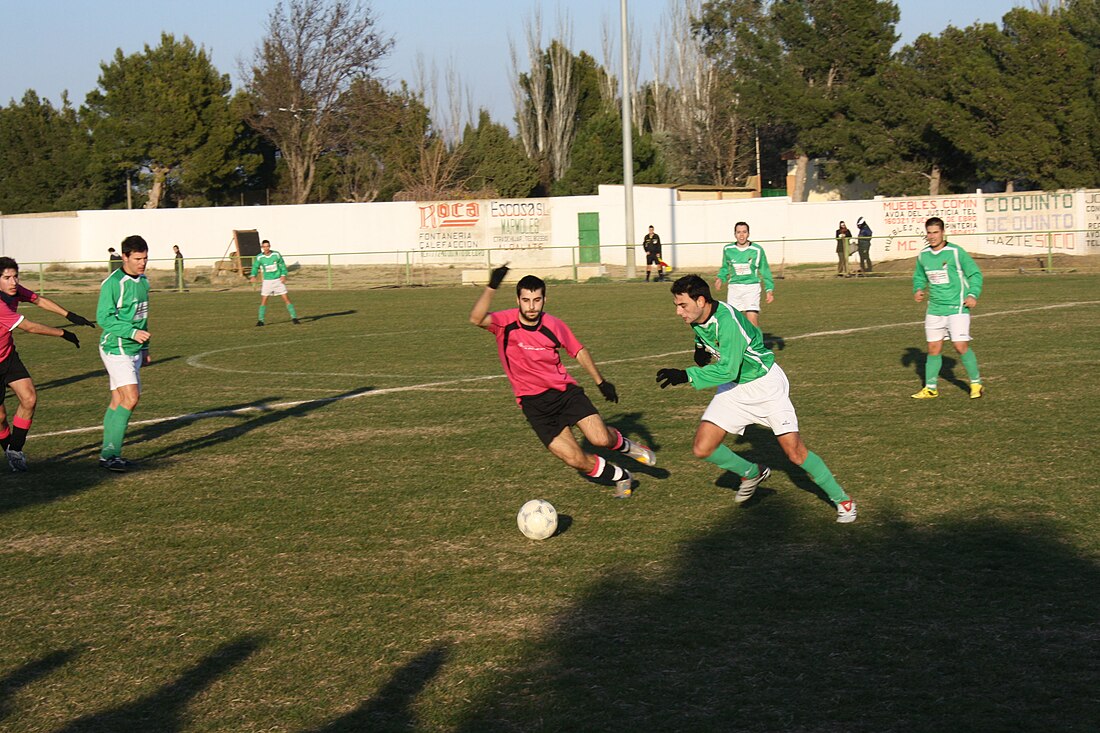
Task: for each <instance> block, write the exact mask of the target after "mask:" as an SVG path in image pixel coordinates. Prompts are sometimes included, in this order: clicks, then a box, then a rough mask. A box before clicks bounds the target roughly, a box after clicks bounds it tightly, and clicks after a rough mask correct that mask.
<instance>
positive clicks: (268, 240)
mask: <svg viewBox="0 0 1100 733" xmlns="http://www.w3.org/2000/svg"><path fill="white" fill-rule="evenodd" d="M260 244H271V240H270V239H265V240H264V241H262V242H260Z"/></svg>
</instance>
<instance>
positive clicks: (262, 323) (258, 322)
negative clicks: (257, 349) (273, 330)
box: [256, 321, 264, 326]
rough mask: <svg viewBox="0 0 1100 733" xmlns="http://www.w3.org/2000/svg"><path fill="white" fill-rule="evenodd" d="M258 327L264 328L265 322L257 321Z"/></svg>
mask: <svg viewBox="0 0 1100 733" xmlns="http://www.w3.org/2000/svg"><path fill="white" fill-rule="evenodd" d="M256 325H257V326H262V325H264V322H263V321H256Z"/></svg>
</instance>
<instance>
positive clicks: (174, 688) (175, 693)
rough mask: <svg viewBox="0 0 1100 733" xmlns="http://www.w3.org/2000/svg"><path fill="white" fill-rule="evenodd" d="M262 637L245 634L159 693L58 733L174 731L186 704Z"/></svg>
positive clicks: (180, 725)
mask: <svg viewBox="0 0 1100 733" xmlns="http://www.w3.org/2000/svg"><path fill="white" fill-rule="evenodd" d="M262 642H263V639H262V638H261V637H257V636H243V637H240V638H239V639H236V640H235V641H232V642H229V643H228V644H225V645H223V646H221V647H220V648H218V649H216V650H215V651H213V652H212V653H210V654H208V655H207V656H205V657H203V659H202V661H200V662H199V663H198V664H197V665H195V666H194V667H192V668H191V669H189V670H187V671H186V672H184V673H183V674H182V675H180V676H179V677H178V678H177V679H176V680H174V681H173V682H170V683H168V684H167V685H165V686H163V687H161V688H160V689H159V690H157V691H156V692H154V693H152V694H150V695H146V696H145V697H142V698H139V699H137V700H135V701H133V702H131V703H127V704H125V705H120V706H119V707H116V708H111V709H109V710H104V711H102V712H98V713H92V714H91V715H86V716H84V717H82V718H78V719H76V720H74V721H73V722H71V723H69V724H68V725H66V726H65V727H63V728H61V729H59V730H58V731H57V733H93V732H96V733H99V732H101V731H112V732H115V733H130V732H131V731H132V732H133V733H139V732H140V733H146V732H148V731H158V732H160V733H172V731H178V730H183V728H184V727H185V724H186V722H187V721H186V716H185V708H186V706H187V703H188V702H189V701H190V700H191V699H192V698H194V697H195V696H196V695H198V694H199V693H201V692H202V691H203V690H205V689H206V688H207V687H209V686H210V685H211V684H212V683H213V682H215V681H216V680H217V679H218V678H219V677H221V676H222V675H225V674H228V673H229V672H230V670H232V669H233V668H234V667H236V666H237V665H238V664H241V663H242V662H244V661H245V660H246V659H248V658H249V657H250V656H252V654H253V653H254V652H255V651H256V650H257V649H259V648H260V646H261V643H262Z"/></svg>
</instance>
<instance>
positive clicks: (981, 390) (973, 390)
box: [970, 382, 985, 400]
mask: <svg viewBox="0 0 1100 733" xmlns="http://www.w3.org/2000/svg"><path fill="white" fill-rule="evenodd" d="M984 394H985V387H983V386H982V384H981V382H971V383H970V399H972V400H976V399H978V398H979V397H981V396H982V395H984Z"/></svg>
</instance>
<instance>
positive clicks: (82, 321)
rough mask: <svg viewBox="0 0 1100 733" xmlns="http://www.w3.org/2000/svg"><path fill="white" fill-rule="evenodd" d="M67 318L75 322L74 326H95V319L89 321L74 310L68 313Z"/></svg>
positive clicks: (72, 322)
mask: <svg viewBox="0 0 1100 733" xmlns="http://www.w3.org/2000/svg"><path fill="white" fill-rule="evenodd" d="M65 318H66V319H67V320H68V321H69V323H71V324H73V325H74V326H88V327H89V328H95V321H89V320H88V319H87V318H85V317H84V316H78V315H77V314H75V313H73V312H72V311H69V312H68V313H66V314H65Z"/></svg>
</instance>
